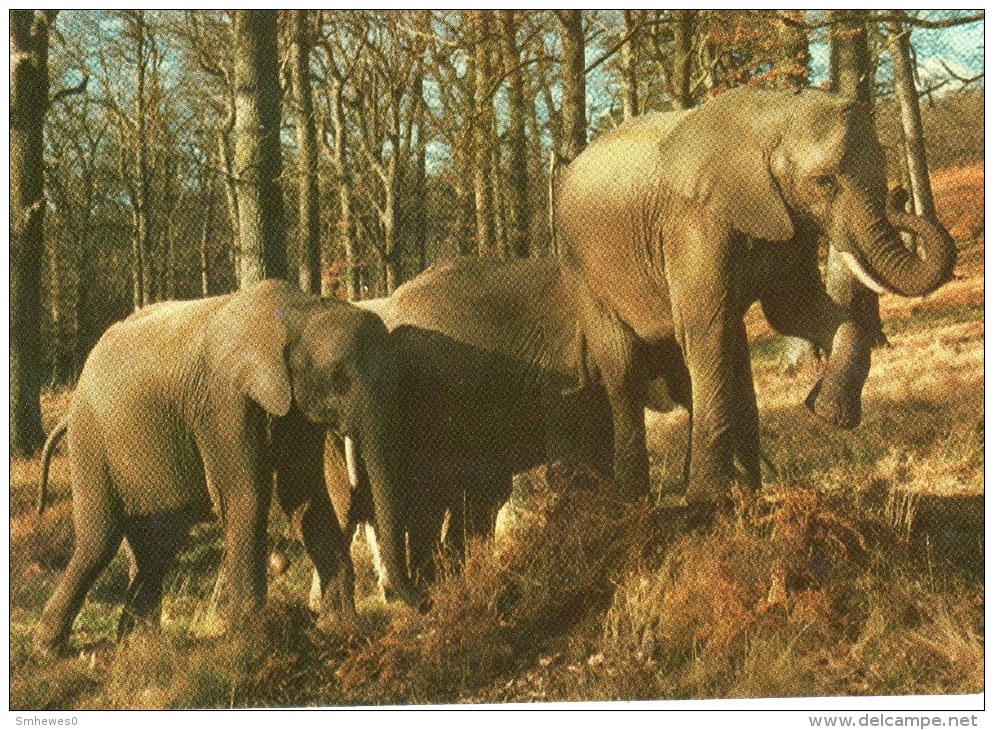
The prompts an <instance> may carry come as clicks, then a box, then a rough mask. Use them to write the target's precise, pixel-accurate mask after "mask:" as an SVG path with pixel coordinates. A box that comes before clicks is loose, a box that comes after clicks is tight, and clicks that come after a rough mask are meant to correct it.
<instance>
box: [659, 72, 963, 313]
mask: <svg viewBox="0 0 994 730" xmlns="http://www.w3.org/2000/svg"><path fill="white" fill-rule="evenodd" d="M702 140H707V141H708V143H707V144H702ZM661 157H662V159H664V160H666V167H665V169H664V170H663V171H662V175H663V178H664V181H665V182H666V183H667V184H668V185H669V187H670V188H671V189H672V190H674V191H676V192H679V193H682V194H684V195H687V196H689V197H693V198H696V199H697V200H701V201H703V202H705V204H706V205H708V206H709V207H710V208H711V209H712V211H713V212H714V213H715V214H716V215H717V216H718V217H720V218H723V219H724V220H725V221H726V222H727V223H729V224H730V225H731V226H732V227H734V228H735V229H737V230H738V231H740V232H742V233H744V234H746V235H748V236H751V237H753V238H757V239H763V240H767V241H786V240H789V239H791V238H793V237H794V236H795V234H796V232H797V228H798V227H799V226H805V225H813V226H815V227H816V228H817V229H818V230H820V231H821V232H823V233H825V234H827V235H828V237H829V239H830V241H831V243H832V246H833V247H835V249H836V250H837V251H838V252H839V253H840V254H841V255H842V257H843V260H844V261H845V262H846V264H847V266H849V268H850V269H851V270H852V272H853V274H854V275H855V276H856V277H857V278H858V279H859V280H860V281H861V282H862V283H863V284H865V285H866V286H868V287H869V288H871V289H873V290H874V291H876V292H878V293H880V292H883V291H889V292H893V293H896V294H900V295H903V296H924V295H925V294H928V293H930V292H932V291H934V290H935V289H937V288H938V287H939V286H941V285H942V284H943V283H945V282H946V281H948V280H949V279H950V278H951V276H952V270H953V266H954V264H955V262H956V249H955V247H954V245H953V242H952V239H951V238H950V237H949V234H948V233H947V232H946V231H945V230H944V229H943V228H942V227H941V226H940V225H937V224H936V223H933V222H931V221H928V220H926V219H924V218H921V217H916V216H910V215H907V214H904V213H900V212H897V211H896V210H891V211H888V210H887V206H886V197H887V186H886V177H885V167H884V158H883V152H882V150H881V147H880V143H879V141H878V140H877V137H876V134H875V132H874V129H873V119H872V115H871V113H870V109H869V108H868V107H867V106H866V105H864V104H861V103H858V102H853V101H852V100H849V99H846V98H842V97H835V96H833V95H831V94H827V93H824V92H820V91H815V90H808V91H803V92H800V93H797V94H782V93H777V92H765V91H757V90H753V89H740V90H735V91H730V92H727V93H725V94H723V95H721V96H719V97H717V98H715V99H714V100H712V101H710V102H708V103H707V104H705V105H704V106H703V107H701V108H700V109H698V110H696V111H695V112H693V113H692V114H691V115H689V116H687V117H686V118H685V119H684V120H683V122H682V123H681V124H679V125H678V126H677V127H676V129H675V130H674V131H673V134H671V135H670V136H669V137H668V139H667V140H666V141H665V142H664V144H663V148H662V152H661ZM900 230H906V231H909V232H911V233H913V234H915V236H916V238H917V247H918V249H919V250H920V254H919V253H918V252H915V251H913V250H911V249H909V248H907V247H906V246H905V245H904V244H903V242H902V241H901V237H900V233H899V231H900Z"/></svg>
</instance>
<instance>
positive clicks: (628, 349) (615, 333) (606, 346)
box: [580, 294, 649, 501]
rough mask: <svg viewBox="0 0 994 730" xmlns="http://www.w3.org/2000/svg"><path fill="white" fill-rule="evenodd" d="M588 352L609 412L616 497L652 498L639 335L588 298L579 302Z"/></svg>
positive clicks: (585, 355) (645, 385) (632, 499)
mask: <svg viewBox="0 0 994 730" xmlns="http://www.w3.org/2000/svg"><path fill="white" fill-rule="evenodd" d="M580 318H581V328H582V331H583V333H584V340H585V344H584V348H585V349H586V351H583V350H581V358H584V359H586V358H587V357H588V356H589V358H590V360H592V361H593V363H592V364H593V365H594V367H595V368H596V370H597V372H598V373H599V375H600V380H601V384H602V385H603V387H604V389H605V391H606V392H607V398H608V402H609V403H610V408H611V423H612V429H613V437H614V444H613V446H614V448H613V452H614V459H613V461H614V484H615V491H616V492H617V494H618V496H619V497H621V498H622V499H624V500H628V501H634V500H638V499H640V498H642V497H644V496H648V494H649V453H648V450H647V447H646V440H645V402H646V387H647V383H646V378H645V372H644V369H643V368H642V366H641V363H640V361H639V360H638V359H637V358H636V351H637V340H636V337H635V333H634V332H632V331H631V329H630V328H629V327H628V326H627V325H626V324H625V323H624V322H622V321H621V320H620V319H619V318H618V317H617V316H616V315H613V314H611V313H609V312H606V311H604V310H603V309H602V308H601V307H599V306H598V305H597V304H595V303H594V302H593V301H592V299H591V297H590V295H589V294H586V295H584V296H583V297H581V306H580Z"/></svg>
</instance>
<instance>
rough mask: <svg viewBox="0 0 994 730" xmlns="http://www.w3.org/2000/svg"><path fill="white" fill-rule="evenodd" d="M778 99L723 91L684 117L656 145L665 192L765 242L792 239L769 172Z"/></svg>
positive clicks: (764, 94)
mask: <svg viewBox="0 0 994 730" xmlns="http://www.w3.org/2000/svg"><path fill="white" fill-rule="evenodd" d="M777 96H778V95H775V94H770V93H768V92H759V91H755V90H751V89H741V90H736V91H729V92H726V93H724V94H722V95H721V96H718V97H716V98H715V99H713V100H711V101H709V102H706V103H705V104H704V105H703V106H701V107H700V108H698V109H696V110H694V111H693V112H692V113H690V114H688V115H687V116H686V117H684V119H683V120H682V121H681V122H680V124H678V125H677V127H676V129H674V130H673V133H672V134H670V135H669V136H668V137H667V138H666V139H665V140H664V141H663V143H662V145H661V147H660V171H661V172H660V177H661V182H662V184H663V186H664V187H665V188H668V189H669V190H670V191H672V192H673V193H676V194H678V195H680V196H683V197H685V198H687V199H689V200H691V201H694V202H695V203H697V204H699V205H702V206H704V207H705V208H706V209H707V210H709V211H710V212H711V213H712V214H713V215H715V216H716V217H718V218H719V219H721V220H723V221H724V222H726V223H728V224H729V225H731V226H732V227H733V228H735V229H736V230H738V231H740V232H742V233H745V234H746V235H748V236H751V237H753V238H760V239H764V240H767V241H786V240H787V239H790V238H792V237H793V235H794V225H793V223H792V222H791V219H790V214H789V212H788V210H787V205H786V202H785V201H784V199H783V196H782V195H781V194H780V190H779V187H778V186H777V183H776V180H775V178H774V177H773V173H772V171H771V169H770V162H771V161H770V156H771V147H772V145H771V144H770V140H773V139H775V138H776V133H777V129H778V125H777V123H776V118H777V114H776V105H777V103H778V100H777ZM764 97H765V98H764Z"/></svg>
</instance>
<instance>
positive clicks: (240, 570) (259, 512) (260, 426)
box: [201, 404, 273, 623]
mask: <svg viewBox="0 0 994 730" xmlns="http://www.w3.org/2000/svg"><path fill="white" fill-rule="evenodd" d="M229 418H230V420H229V421H228V422H227V423H225V420H224V419H221V420H220V423H219V425H218V426H217V427H216V428H214V429H213V430H212V432H211V433H210V434H209V435H208V437H207V438H206V440H205V443H204V444H203V445H202V446H201V453H202V454H203V458H204V471H205V474H206V477H207V485H208V491H209V492H210V493H211V494H212V495H216V500H217V505H216V506H217V508H218V512H219V514H220V519H221V523H222V525H223V527H224V558H223V559H222V563H221V580H220V592H219V605H220V606H221V608H222V611H223V613H224V614H225V617H226V619H227V620H228V621H229V623H230V622H232V621H233V620H236V619H237V618H238V617H239V616H240V615H242V614H244V613H245V612H247V611H252V610H255V609H257V608H259V607H261V606H262V604H263V603H264V602H265V600H266V565H267V557H268V536H267V534H266V523H267V520H268V517H269V505H270V499H271V497H272V482H273V479H272V465H271V464H270V462H269V459H268V458H267V454H266V451H265V448H264V447H265V444H266V422H265V418H266V416H265V413H264V412H263V411H262V409H261V408H258V407H256V406H255V405H254V404H250V405H248V406H247V407H246V408H245V410H244V411H243V413H242V419H241V422H238V420H237V417H236V416H234V415H230V416H229Z"/></svg>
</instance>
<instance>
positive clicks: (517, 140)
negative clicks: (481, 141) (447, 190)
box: [498, 10, 531, 258]
mask: <svg viewBox="0 0 994 730" xmlns="http://www.w3.org/2000/svg"><path fill="white" fill-rule="evenodd" d="M498 13H499V19H500V26H501V28H500V30H501V55H502V57H503V60H504V74H505V76H506V77H507V148H508V159H507V167H508V176H507V183H508V193H509V194H508V206H507V208H508V210H507V213H508V220H507V229H508V244H509V248H510V250H511V252H512V254H513V255H514V256H516V257H518V258H527V257H528V254H529V236H528V221H529V219H530V217H531V214H530V208H529V200H528V146H527V145H528V143H527V139H526V137H525V116H526V115H525V96H524V79H523V78H522V75H523V74H522V66H521V51H520V49H519V47H518V38H517V37H518V19H517V14H516V11H514V10H500V11H498Z"/></svg>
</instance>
